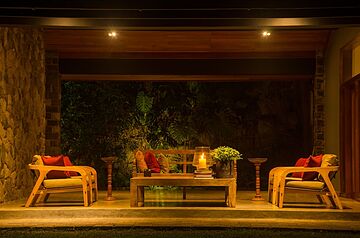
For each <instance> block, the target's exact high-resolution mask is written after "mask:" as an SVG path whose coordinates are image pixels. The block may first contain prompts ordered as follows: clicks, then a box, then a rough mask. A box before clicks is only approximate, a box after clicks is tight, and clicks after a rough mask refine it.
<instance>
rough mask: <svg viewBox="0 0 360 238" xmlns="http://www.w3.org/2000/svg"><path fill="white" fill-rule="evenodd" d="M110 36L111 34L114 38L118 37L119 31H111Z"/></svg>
mask: <svg viewBox="0 0 360 238" xmlns="http://www.w3.org/2000/svg"><path fill="white" fill-rule="evenodd" d="M108 36H110V37H112V38H116V36H117V32H116V31H110V32H109V33H108Z"/></svg>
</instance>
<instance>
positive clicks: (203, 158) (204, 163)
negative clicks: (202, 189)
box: [199, 153, 206, 169]
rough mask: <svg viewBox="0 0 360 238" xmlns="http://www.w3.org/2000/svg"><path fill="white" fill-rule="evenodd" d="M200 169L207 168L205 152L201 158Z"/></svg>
mask: <svg viewBox="0 0 360 238" xmlns="http://www.w3.org/2000/svg"><path fill="white" fill-rule="evenodd" d="M199 169H206V158H205V155H204V153H202V154H201V156H200V159H199Z"/></svg>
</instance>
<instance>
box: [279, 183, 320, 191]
mask: <svg viewBox="0 0 360 238" xmlns="http://www.w3.org/2000/svg"><path fill="white" fill-rule="evenodd" d="M324 186H325V184H324V183H323V182H319V181H289V182H286V187H287V188H289V187H290V188H300V189H312V190H322V189H323V188H324Z"/></svg>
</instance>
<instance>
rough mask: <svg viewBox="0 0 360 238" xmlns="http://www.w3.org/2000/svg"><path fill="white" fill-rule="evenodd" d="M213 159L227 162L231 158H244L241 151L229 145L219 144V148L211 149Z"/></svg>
mask: <svg viewBox="0 0 360 238" xmlns="http://www.w3.org/2000/svg"><path fill="white" fill-rule="evenodd" d="M211 156H212V159H213V160H214V161H216V162H218V161H219V162H226V161H230V160H239V159H243V158H242V157H241V156H242V154H240V153H239V151H237V150H235V149H233V148H231V147H228V146H219V147H218V148H216V149H214V150H213V151H211Z"/></svg>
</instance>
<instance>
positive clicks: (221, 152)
mask: <svg viewBox="0 0 360 238" xmlns="http://www.w3.org/2000/svg"><path fill="white" fill-rule="evenodd" d="M211 156H212V159H213V161H215V162H216V165H215V174H216V177H217V178H231V177H234V174H233V167H234V161H235V160H239V159H242V157H241V156H242V154H240V153H239V151H237V150H235V149H233V148H231V147H228V146H219V147H217V148H216V149H214V150H213V151H211Z"/></svg>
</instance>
